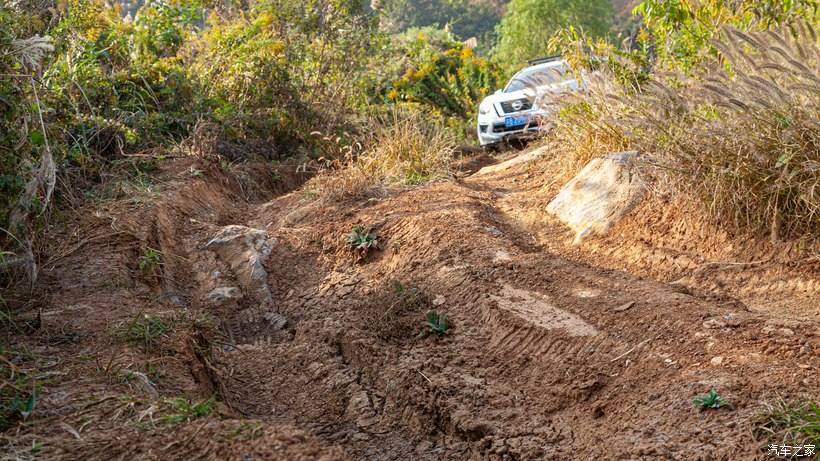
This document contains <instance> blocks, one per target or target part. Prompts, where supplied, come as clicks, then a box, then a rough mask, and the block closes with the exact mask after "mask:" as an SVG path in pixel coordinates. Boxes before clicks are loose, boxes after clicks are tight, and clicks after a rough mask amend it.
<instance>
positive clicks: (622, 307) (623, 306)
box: [613, 301, 635, 312]
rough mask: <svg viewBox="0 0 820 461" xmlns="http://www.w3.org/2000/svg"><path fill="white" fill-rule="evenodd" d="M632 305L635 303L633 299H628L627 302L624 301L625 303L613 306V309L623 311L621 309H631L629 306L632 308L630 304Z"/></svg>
mask: <svg viewBox="0 0 820 461" xmlns="http://www.w3.org/2000/svg"><path fill="white" fill-rule="evenodd" d="M634 305H635V301H629V302H628V303H626V304H622V305H620V306H618V307H616V308H615V309H613V310H614V311H615V312H623V311H625V310H627V309H631V308H632V306H634Z"/></svg>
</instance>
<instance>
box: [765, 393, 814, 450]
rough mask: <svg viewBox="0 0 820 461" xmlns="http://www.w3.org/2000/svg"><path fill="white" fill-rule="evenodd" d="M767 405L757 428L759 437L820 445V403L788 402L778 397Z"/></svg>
mask: <svg viewBox="0 0 820 461" xmlns="http://www.w3.org/2000/svg"><path fill="white" fill-rule="evenodd" d="M766 407H767V408H766V411H765V412H763V413H762V414H761V415H760V417H759V419H758V425H757V428H756V430H755V435H756V436H757V437H758V439H761V438H770V439H777V440H794V441H796V442H799V443H807V444H813V445H815V446H818V445H820V405H818V404H817V403H816V402H810V401H804V402H793V403H788V402H785V401H783V400H782V399H778V400H777V401H775V402H774V403H773V404H768V405H766Z"/></svg>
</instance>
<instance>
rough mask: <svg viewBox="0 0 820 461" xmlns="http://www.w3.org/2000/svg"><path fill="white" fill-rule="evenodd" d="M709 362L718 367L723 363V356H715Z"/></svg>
mask: <svg viewBox="0 0 820 461" xmlns="http://www.w3.org/2000/svg"><path fill="white" fill-rule="evenodd" d="M709 363H711V364H712V365H714V366H716V367H718V366H720V365H721V364H723V357H721V356H719V355H718V356H716V357H713V358H712V360H710V361H709Z"/></svg>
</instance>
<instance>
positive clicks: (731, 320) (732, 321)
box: [723, 314, 742, 327]
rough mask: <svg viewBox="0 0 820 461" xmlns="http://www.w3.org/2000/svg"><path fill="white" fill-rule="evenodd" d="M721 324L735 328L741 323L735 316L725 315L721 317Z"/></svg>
mask: <svg viewBox="0 0 820 461" xmlns="http://www.w3.org/2000/svg"><path fill="white" fill-rule="evenodd" d="M723 322H724V323H725V324H726V325H727V326H730V327H737V326H740V324H741V323H742V322H741V321H740V319H739V318H737V316H736V315H735V314H726V315H724V316H723Z"/></svg>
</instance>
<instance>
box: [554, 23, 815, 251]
mask: <svg viewBox="0 0 820 461" xmlns="http://www.w3.org/2000/svg"><path fill="white" fill-rule="evenodd" d="M715 46H716V48H717V49H718V50H720V56H719V58H717V59H714V60H713V61H712V62H711V63H710V64H709V65H708V67H706V68H704V69H702V71H703V73H702V74H701V75H699V76H696V77H688V76H683V75H663V76H656V78H655V79H654V80H652V81H650V82H649V83H647V84H646V85H644V86H643V87H642V88H641V89H640V91H639V92H637V93H630V92H628V91H627V90H624V89H623V88H619V87H616V86H615V85H613V84H610V83H607V82H606V81H604V82H593V85H592V89H591V91H590V94H589V96H588V97H587V98H586V99H583V100H576V101H573V102H571V103H570V104H569V105H568V106H566V107H565V108H564V109H563V110H562V112H561V114H562V115H561V117H560V119H559V121H558V123H557V130H556V131H555V133H556V136H555V138H554V139H556V141H555V142H556V143H557V144H559V146H557V147H559V148H562V149H563V150H564V151H565V152H567V153H568V154H567V160H565V166H566V170H567V171H569V172H574V171H577V168H579V167H580V166H583V164H584V163H585V162H586V161H588V160H589V159H590V158H592V157H595V156H600V155H604V154H606V153H607V152H610V151H613V150H623V149H638V150H640V151H642V152H644V153H646V154H650V155H651V156H653V157H654V158H655V161H656V166H658V167H661V169H660V170H659V173H660V176H661V178H662V179H663V183H664V184H668V185H671V186H672V187H673V188H674V189H676V190H677V192H678V193H680V194H686V195H687V196H691V197H692V198H694V199H696V200H698V201H699V203H701V204H702V207H703V208H704V209H705V211H707V212H708V213H709V214H710V215H711V216H712V217H713V218H714V219H715V220H716V221H719V222H721V223H722V224H724V225H729V226H730V227H734V228H735V229H738V230H741V231H749V232H753V233H758V234H769V235H770V236H771V237H772V239H773V240H775V239H781V238H798V237H802V236H811V235H816V234H817V233H818V231H820V122H818V120H820V74H818V70H817V69H820V48H818V46H817V39H816V37H815V35H814V32H813V31H811V30H810V29H809V28H808V27H807V26H801V27H798V28H797V34H796V35H793V33H792V32H791V31H788V30H787V31H784V32H782V33H774V32H760V33H743V32H739V31H736V30H729V29H727V30H724V31H723V33H722V36H721V38H720V39H719V40H718V41H717V42H716V43H715Z"/></svg>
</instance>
